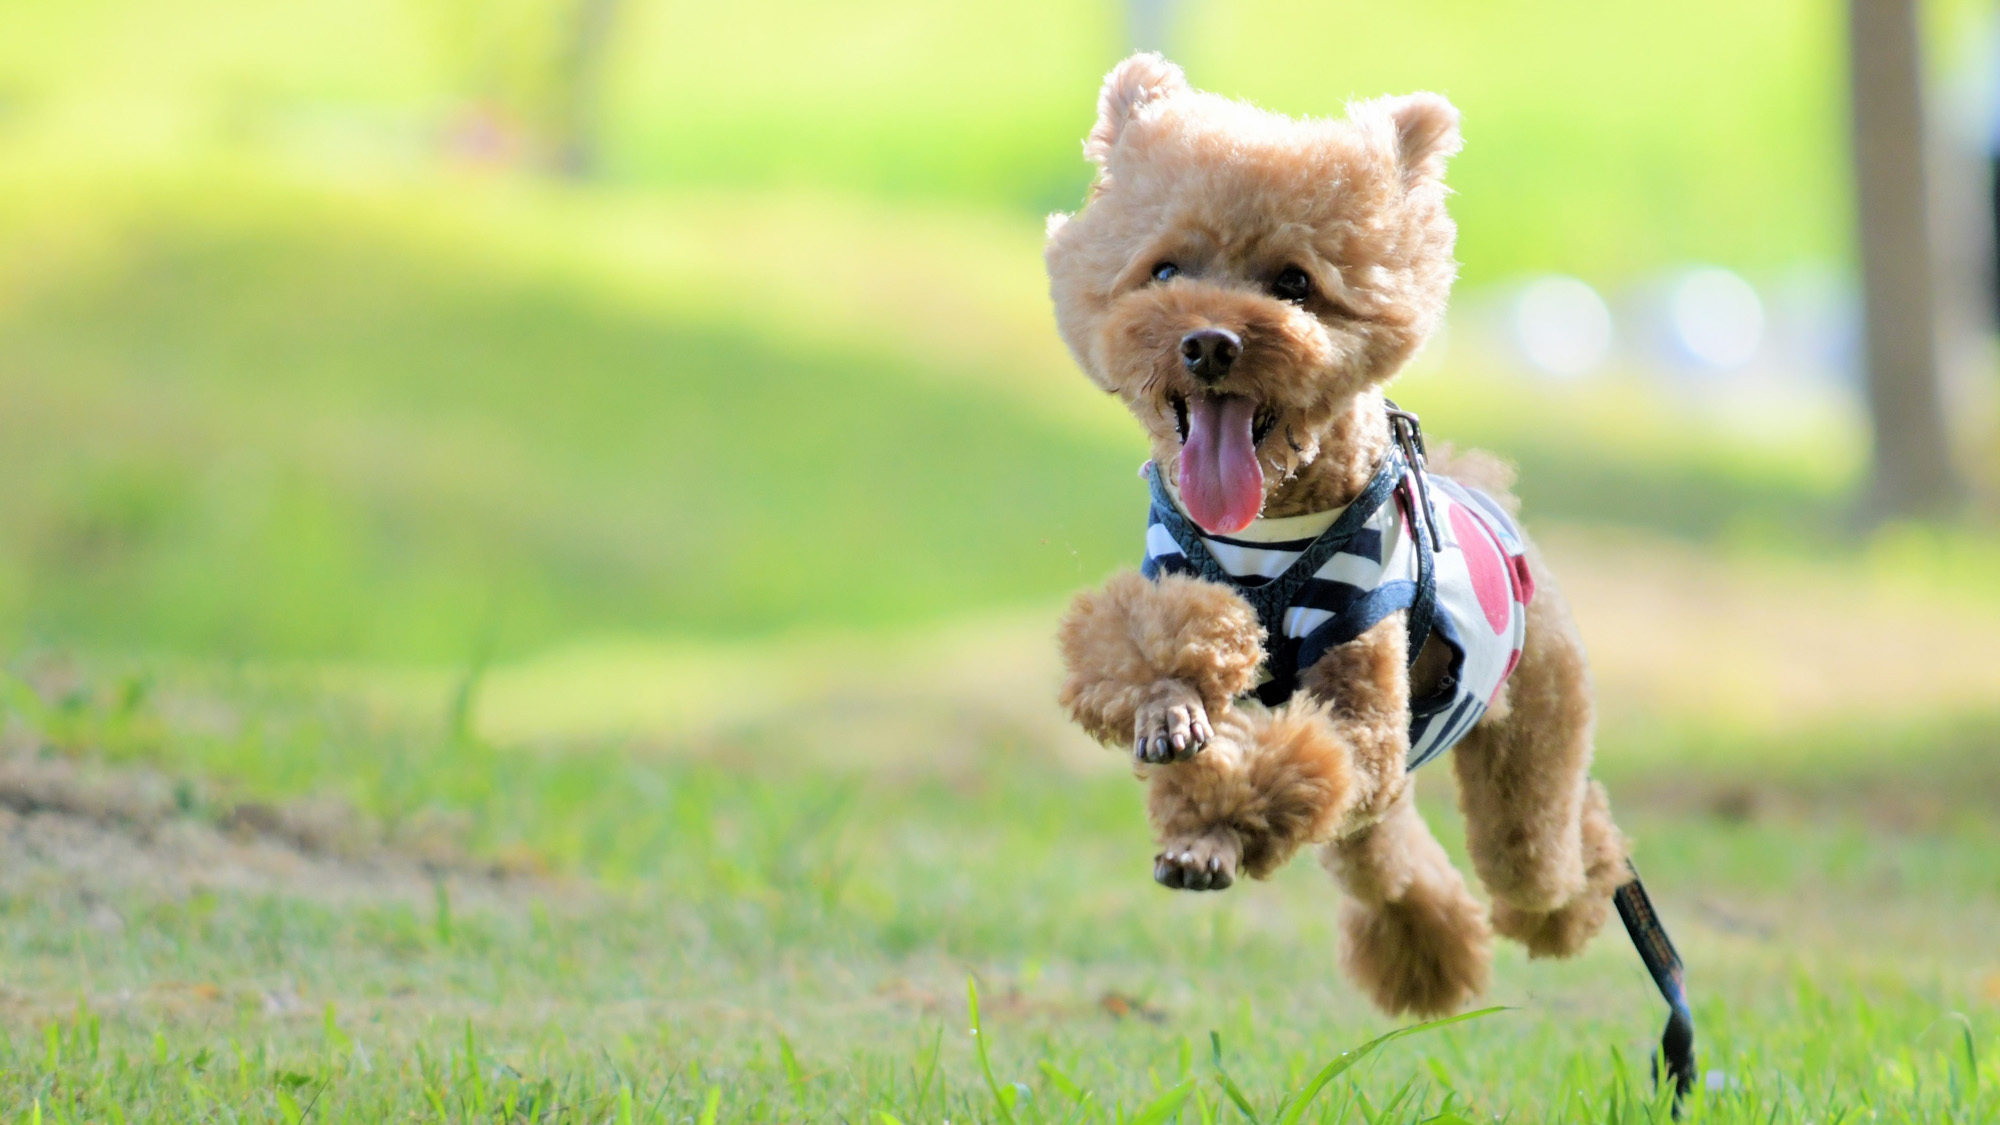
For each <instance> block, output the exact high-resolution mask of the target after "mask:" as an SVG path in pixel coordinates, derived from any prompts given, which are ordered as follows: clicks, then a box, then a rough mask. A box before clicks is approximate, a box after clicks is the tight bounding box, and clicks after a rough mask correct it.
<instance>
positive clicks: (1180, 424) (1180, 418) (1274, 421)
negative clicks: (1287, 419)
mask: <svg viewBox="0 0 2000 1125" xmlns="http://www.w3.org/2000/svg"><path fill="white" fill-rule="evenodd" d="M1172 401H1173V407H1174V428H1175V429H1176V430H1179V431H1180V435H1181V444H1182V445H1186V444H1187V439H1188V407H1187V399H1185V398H1182V397H1181V396H1180V395H1175V396H1174V397H1173V400H1172ZM1277 426H1278V412H1277V411H1275V410H1273V409H1271V408H1270V407H1268V406H1266V407H1263V408H1261V409H1259V410H1258V411H1257V413H1256V416H1255V417H1254V418H1252V419H1251V424H1250V444H1251V445H1262V444H1264V439H1265V438H1267V437H1270V436H1271V431H1272V430H1274V429H1276V428H1277Z"/></svg>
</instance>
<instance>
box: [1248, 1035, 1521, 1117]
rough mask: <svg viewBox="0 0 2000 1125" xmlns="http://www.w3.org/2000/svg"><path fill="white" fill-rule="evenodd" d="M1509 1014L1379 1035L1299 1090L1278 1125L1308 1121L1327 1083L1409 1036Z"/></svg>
mask: <svg viewBox="0 0 2000 1125" xmlns="http://www.w3.org/2000/svg"><path fill="white" fill-rule="evenodd" d="M1506 1010H1507V1009H1506V1008H1504V1007H1494V1008H1481V1009H1479V1010H1478V1011H1476V1012H1465V1013H1462V1014H1460V1015H1456V1016H1446V1017H1445V1018H1444V1019H1438V1020H1428V1021H1426V1022H1424V1023H1413V1024H1411V1025H1410V1026H1408V1027H1399V1028H1397V1029H1396V1030H1394V1031H1391V1032H1389V1033H1388V1034H1386V1035H1378V1036H1376V1037H1375V1038H1373V1039H1370V1040H1369V1041H1368V1042H1366V1043H1363V1044H1362V1045H1361V1046H1359V1047H1356V1048H1354V1049H1353V1050H1351V1051H1346V1052H1343V1053H1342V1054H1341V1055H1340V1056H1339V1057H1337V1058H1335V1059H1334V1060H1333V1061H1332V1062H1330V1063H1327V1064H1326V1065H1325V1066H1324V1067H1321V1068H1320V1072H1319V1073H1318V1074H1315V1075H1313V1076H1312V1079H1311V1081H1308V1082H1307V1083H1306V1084H1305V1085H1304V1086H1301V1087H1299V1091H1298V1093H1296V1094H1294V1095H1293V1096H1292V1098H1291V1100H1290V1102H1289V1104H1287V1105H1286V1106H1285V1112H1284V1114H1283V1115H1282V1116H1280V1117H1279V1118H1278V1120H1277V1125H1298V1123H1299V1121H1300V1120H1302V1119H1303V1118H1304V1117H1305V1114H1306V1107H1307V1106H1309V1105H1311V1104H1312V1101H1313V1099H1314V1098H1316V1097H1318V1096H1319V1092H1320V1091H1321V1090H1323V1089H1325V1088H1326V1084H1327V1083H1329V1082H1331V1081H1333V1080H1334V1079H1336V1078H1338V1077H1340V1076H1341V1075H1342V1074H1344V1073H1346V1071H1347V1069H1348V1068H1349V1067H1351V1066H1353V1065H1354V1064H1355V1063H1358V1062H1360V1061H1361V1060H1362V1059H1365V1058H1367V1057H1368V1056H1369V1055H1371V1054H1373V1053H1374V1052H1375V1051H1376V1050H1378V1049H1380V1048H1382V1047H1384V1046H1386V1045H1388V1044H1390V1043H1393V1042H1395V1041H1396V1040H1398V1039H1402V1038H1404V1037H1406V1036H1411V1035H1418V1034H1421V1033H1423V1032H1426V1031H1436V1030H1437V1029H1439V1028H1441V1027H1450V1026H1451V1025H1452V1024H1455V1023H1465V1022H1466V1021H1468V1020H1476V1019H1480V1018H1482V1017H1484V1016H1490V1015H1492V1014H1493V1013H1495V1012H1504V1011H1506Z"/></svg>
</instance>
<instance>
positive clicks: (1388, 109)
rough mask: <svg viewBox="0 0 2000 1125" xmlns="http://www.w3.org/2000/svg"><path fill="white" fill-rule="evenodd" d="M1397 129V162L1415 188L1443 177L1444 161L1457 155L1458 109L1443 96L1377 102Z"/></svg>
mask: <svg viewBox="0 0 2000 1125" xmlns="http://www.w3.org/2000/svg"><path fill="white" fill-rule="evenodd" d="M1374 104H1375V105H1376V106H1377V107H1379V108H1380V110H1381V112H1382V113H1384V114H1385V115H1386V116H1387V117H1388V119H1389V123H1390V124H1391V125H1392V126H1394V128H1395V130H1396V163H1397V164H1398V165H1400V166H1401V167H1402V169H1403V183H1404V184H1406V185H1409V186H1412V187H1414V186H1415V185H1417V184H1419V183H1422V182H1423V181H1425V180H1437V179H1442V178H1443V177H1444V164H1445V161H1447V160H1449V159H1451V158H1452V157H1454V156H1456V155H1458V150H1459V149H1460V148H1462V147H1464V142H1463V141H1462V140H1460V139H1459V136H1458V107H1457V106H1454V105H1452V104H1451V102H1450V101H1449V100H1447V99H1446V98H1445V96H1444V95H1443V94H1429V93H1418V94H1405V95H1403V96H1402V97H1400V98H1383V99H1381V100H1380V101H1378V102H1375V103H1374Z"/></svg>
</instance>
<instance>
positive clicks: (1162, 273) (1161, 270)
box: [1153, 262, 1181, 281]
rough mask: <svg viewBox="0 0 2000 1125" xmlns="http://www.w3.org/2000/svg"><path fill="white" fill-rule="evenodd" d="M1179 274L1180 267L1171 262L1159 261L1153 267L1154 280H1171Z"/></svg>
mask: <svg viewBox="0 0 2000 1125" xmlns="http://www.w3.org/2000/svg"><path fill="white" fill-rule="evenodd" d="M1180 275H1181V268H1180V267H1179V266H1177V265H1175V264H1173V263H1172V262H1160V263H1158V264H1157V265H1155V266H1154V267H1153V280H1154V281H1172V280H1173V279H1174V278H1177V277H1179V276H1180Z"/></svg>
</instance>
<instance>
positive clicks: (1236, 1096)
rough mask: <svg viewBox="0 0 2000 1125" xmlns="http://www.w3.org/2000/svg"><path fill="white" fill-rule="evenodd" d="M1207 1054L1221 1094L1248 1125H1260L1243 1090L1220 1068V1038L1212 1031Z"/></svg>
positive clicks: (1209, 1036) (1209, 1034) (1255, 1112)
mask: <svg viewBox="0 0 2000 1125" xmlns="http://www.w3.org/2000/svg"><path fill="white" fill-rule="evenodd" d="M1208 1053H1209V1058H1210V1060H1211V1061H1213V1062H1214V1064H1215V1082H1216V1085H1218V1086H1221V1087H1222V1092H1223V1094H1224V1095H1226V1096H1227V1097H1228V1098H1229V1100H1230V1101H1231V1102H1233V1103H1235V1105H1236V1110H1237V1112H1238V1113H1241V1114H1242V1115H1243V1119H1244V1120H1245V1121H1248V1122H1249V1123H1250V1125H1261V1123H1260V1122H1259V1121H1258V1120H1257V1111H1256V1110H1254V1109H1252V1108H1250V1099H1249V1098H1248V1097H1246V1096H1244V1093H1243V1088H1242V1087H1240V1086H1238V1085H1237V1084H1236V1079H1234V1078H1231V1077H1229V1072H1228V1071H1227V1070H1224V1069H1223V1068H1222V1036H1221V1035H1219V1034H1217V1033H1216V1032H1214V1031H1210V1032H1209V1033H1208Z"/></svg>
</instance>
